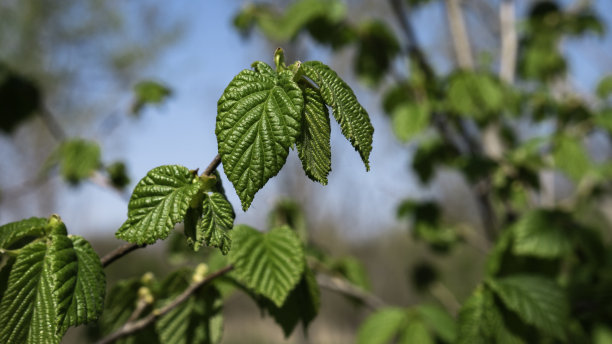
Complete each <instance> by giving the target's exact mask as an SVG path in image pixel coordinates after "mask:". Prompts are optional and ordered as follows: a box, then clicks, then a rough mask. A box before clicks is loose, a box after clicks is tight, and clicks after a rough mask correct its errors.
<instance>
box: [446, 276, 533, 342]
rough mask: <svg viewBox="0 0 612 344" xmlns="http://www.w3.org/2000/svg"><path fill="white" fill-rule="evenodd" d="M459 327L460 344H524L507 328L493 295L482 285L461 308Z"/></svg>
mask: <svg viewBox="0 0 612 344" xmlns="http://www.w3.org/2000/svg"><path fill="white" fill-rule="evenodd" d="M457 326H458V332H457V343H458V344H481V343H482V344H488V343H509V344H510V343H522V341H521V340H520V338H518V337H516V335H515V334H513V333H512V332H510V330H509V329H508V328H507V327H506V325H505V324H504V319H503V317H502V314H501V313H500V310H499V308H498V306H497V305H496V304H495V300H494V297H493V294H492V293H491V291H490V290H489V289H487V288H486V287H485V286H482V285H480V286H478V287H477V288H476V290H475V291H474V293H473V294H472V296H470V297H469V298H468V299H467V301H465V303H464V304H463V306H462V307H461V309H460V311H459V317H458V319H457Z"/></svg>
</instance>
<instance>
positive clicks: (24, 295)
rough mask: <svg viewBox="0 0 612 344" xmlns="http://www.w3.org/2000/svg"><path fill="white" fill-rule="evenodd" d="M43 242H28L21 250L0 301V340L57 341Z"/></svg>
mask: <svg viewBox="0 0 612 344" xmlns="http://www.w3.org/2000/svg"><path fill="white" fill-rule="evenodd" d="M47 250H48V247H47V244H46V243H44V242H42V241H37V242H34V243H31V244H29V245H27V246H25V247H23V248H22V249H21V252H20V254H19V255H18V256H17V260H16V261H15V264H14V265H13V269H12V270H11V273H10V276H9V281H8V287H7V290H6V292H5V293H4V296H3V298H2V301H1V302H0V324H2V328H0V342H2V343H59V341H60V336H59V335H58V334H57V333H56V329H55V315H56V308H57V305H56V304H57V303H56V301H55V298H54V297H53V277H52V276H51V274H52V272H51V265H50V264H48V263H47V264H46V263H45V261H46V260H47Z"/></svg>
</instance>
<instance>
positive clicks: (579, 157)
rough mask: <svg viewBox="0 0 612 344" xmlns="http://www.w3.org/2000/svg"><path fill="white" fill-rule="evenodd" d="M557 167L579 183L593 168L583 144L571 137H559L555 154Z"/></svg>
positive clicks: (556, 141)
mask: <svg viewBox="0 0 612 344" xmlns="http://www.w3.org/2000/svg"><path fill="white" fill-rule="evenodd" d="M553 158H554V162H555V167H557V168H558V169H560V170H561V171H563V172H565V174H567V176H568V177H570V178H572V179H573V180H574V181H575V182H578V181H579V180H580V179H581V178H582V177H583V176H584V175H585V174H586V173H587V172H588V171H589V169H590V167H591V166H592V164H591V161H590V159H589V155H588V153H587V152H586V150H585V149H584V147H583V145H582V143H581V142H580V141H579V140H578V139H577V138H574V137H571V136H558V137H557V138H556V140H555V147H554V152H553Z"/></svg>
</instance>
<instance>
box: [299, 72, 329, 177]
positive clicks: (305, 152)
mask: <svg viewBox="0 0 612 344" xmlns="http://www.w3.org/2000/svg"><path fill="white" fill-rule="evenodd" d="M302 90H303V91H304V122H303V123H302V134H301V135H300V137H299V138H298V141H297V149H298V155H299V157H300V160H301V161H302V167H303V168H304V172H306V175H307V176H308V177H309V178H310V179H312V180H314V181H316V182H319V183H321V184H323V185H327V175H329V172H330V171H331V146H330V142H329V141H330V133H331V127H330V124H329V113H328V111H327V107H326V106H325V101H324V100H323V98H322V97H321V94H320V93H319V90H317V89H316V88H314V87H312V86H311V85H310V84H308V83H304V84H303V87H302Z"/></svg>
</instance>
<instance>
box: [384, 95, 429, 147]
mask: <svg viewBox="0 0 612 344" xmlns="http://www.w3.org/2000/svg"><path fill="white" fill-rule="evenodd" d="M429 117H430V113H429V108H428V107H427V106H425V105H421V104H417V103H404V104H402V105H400V106H398V107H396V108H395V110H394V111H393V113H392V114H391V120H392V123H393V132H394V133H395V136H396V137H397V138H398V139H399V140H400V141H408V140H410V139H412V138H413V137H414V136H415V135H417V134H419V133H420V132H421V131H423V130H424V129H426V128H427V126H428V125H429Z"/></svg>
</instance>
